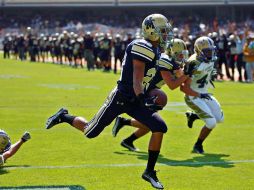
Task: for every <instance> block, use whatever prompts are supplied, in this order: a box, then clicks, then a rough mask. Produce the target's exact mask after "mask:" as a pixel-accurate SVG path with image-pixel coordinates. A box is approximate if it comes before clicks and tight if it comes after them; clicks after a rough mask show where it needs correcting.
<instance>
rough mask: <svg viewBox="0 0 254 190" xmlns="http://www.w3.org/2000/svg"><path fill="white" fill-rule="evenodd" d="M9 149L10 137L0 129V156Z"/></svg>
mask: <svg viewBox="0 0 254 190" xmlns="http://www.w3.org/2000/svg"><path fill="white" fill-rule="evenodd" d="M10 148H11V140H10V137H9V136H8V135H7V133H6V132H5V131H4V130H1V129H0V154H2V153H4V152H6V151H7V150H9V149H10Z"/></svg>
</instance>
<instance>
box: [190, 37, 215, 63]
mask: <svg viewBox="0 0 254 190" xmlns="http://www.w3.org/2000/svg"><path fill="white" fill-rule="evenodd" d="M215 50H216V46H215V45H214V42H213V40H212V39H211V38H209V37H207V36H202V37H199V38H198V39H197V40H196V41H195V43H194V51H195V53H196V54H197V56H198V57H199V59H201V60H202V61H205V62H209V61H215V60H216V52H215Z"/></svg>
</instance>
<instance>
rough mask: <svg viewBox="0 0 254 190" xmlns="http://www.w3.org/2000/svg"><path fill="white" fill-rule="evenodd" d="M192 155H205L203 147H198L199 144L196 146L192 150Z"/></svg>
mask: <svg viewBox="0 0 254 190" xmlns="http://www.w3.org/2000/svg"><path fill="white" fill-rule="evenodd" d="M192 153H198V154H204V153H205V152H204V149H203V145H202V144H201V145H198V144H195V145H194V147H193V150H192Z"/></svg>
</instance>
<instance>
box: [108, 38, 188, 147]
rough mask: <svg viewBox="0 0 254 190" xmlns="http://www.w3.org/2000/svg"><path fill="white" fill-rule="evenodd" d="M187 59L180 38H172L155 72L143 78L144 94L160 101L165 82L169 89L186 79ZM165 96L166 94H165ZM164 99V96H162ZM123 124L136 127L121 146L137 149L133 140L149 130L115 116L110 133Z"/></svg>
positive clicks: (135, 121)
mask: <svg viewBox="0 0 254 190" xmlns="http://www.w3.org/2000/svg"><path fill="white" fill-rule="evenodd" d="M187 59H188V50H187V47H186V44H185V42H184V41H183V40H181V39H176V38H175V39H174V40H172V42H171V44H170V45H169V46H168V47H167V49H166V52H165V53H163V54H162V55H161V57H160V60H159V61H158V63H157V68H156V74H154V75H151V76H152V78H150V79H149V80H144V81H143V83H145V87H146V88H145V89H146V94H148V96H154V95H156V96H158V100H159V101H158V102H161V101H162V100H160V97H161V96H162V95H161V93H162V92H163V91H161V90H160V88H161V87H162V86H163V85H164V84H167V86H168V87H169V89H171V90H174V89H176V88H178V87H179V86H181V84H182V83H184V82H185V81H186V80H187V79H188V72H186V73H185V74H186V75H185V74H183V70H182V69H181V67H183V65H184V63H185V62H186V61H187ZM165 96H166V95H165ZM164 99H165V98H164ZM166 104H167V102H166V101H164V102H163V105H161V106H162V107H164V106H165V105H166ZM125 125H128V126H133V127H136V128H138V129H137V130H136V131H135V132H134V133H133V134H131V135H130V136H129V137H128V138H126V139H124V140H123V141H122V142H121V146H123V147H125V148H127V149H129V150H130V151H137V150H138V149H137V148H136V147H135V146H134V145H133V142H134V141H135V140H137V139H138V138H140V137H142V136H144V135H145V134H147V133H148V132H149V131H150V130H149V128H147V127H146V126H145V125H144V124H142V123H140V122H139V121H137V120H135V119H133V118H132V119H126V118H122V117H117V118H116V121H115V125H114V126H113V128H112V135H113V136H114V137H116V135H117V133H118V132H119V130H120V129H121V128H122V127H124V126H125Z"/></svg>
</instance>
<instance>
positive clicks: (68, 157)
mask: <svg viewBox="0 0 254 190" xmlns="http://www.w3.org/2000/svg"><path fill="white" fill-rule="evenodd" d="M119 77H120V75H119V74H117V75H114V74H113V73H103V72H101V71H94V72H88V71H86V70H85V69H73V68H70V67H68V66H62V65H53V64H50V63H30V62H25V61H23V62H21V61H14V60H3V59H0V87H1V90H0V123H1V127H0V128H2V129H4V130H6V131H7V132H8V134H9V135H10V137H11V140H12V142H15V141H16V140H18V139H19V138H20V136H21V135H22V134H23V132H24V131H26V130H27V131H30V133H31V135H32V139H31V141H29V142H27V143H26V144H24V146H23V147H22V148H21V150H20V151H19V152H18V153H17V154H16V155H15V156H14V157H12V158H10V159H9V160H8V162H7V163H6V164H5V165H4V167H2V168H0V189H1V187H2V188H3V187H16V188H18V187H20V186H22V187H24V186H31V187H45V188H46V189H47V187H49V186H64V187H65V186H70V187H71V186H78V187H83V189H86V190H112V189H113V190H115V189H117V190H132V189H133V190H141V189H142V190H144V189H153V188H152V187H151V186H150V184H149V183H147V182H145V181H144V180H142V179H141V174H142V172H143V170H144V169H145V165H146V160H147V153H146V150H147V144H148V142H149V136H150V135H147V136H145V137H144V138H142V139H140V140H138V141H137V142H136V143H135V145H136V146H137V147H139V148H140V149H141V151H140V152H129V151H127V150H125V149H124V148H122V147H121V146H120V145H119V144H120V142H121V140H122V139H123V138H124V137H126V136H128V135H129V134H131V132H132V131H133V129H132V128H128V127H126V128H124V129H123V130H122V131H120V133H119V135H118V136H117V137H116V138H113V137H112V135H111V128H112V124H111V125H110V126H109V127H107V128H106V129H105V130H104V131H103V132H102V133H101V135H100V136H99V137H98V138H95V139H91V140H90V139H86V138H85V137H84V135H83V134H82V133H80V132H79V131H76V130H75V129H73V128H72V127H69V126H68V125H67V124H61V125H59V126H57V127H54V128H52V129H50V130H45V128H44V125H45V121H46V119H47V117H48V116H50V115H51V114H52V113H54V112H55V111H57V110H58V109H59V108H60V107H62V106H64V107H67V108H68V109H69V111H70V113H72V114H74V115H82V116H85V118H87V119H88V120H89V119H91V118H92V117H93V115H94V114H95V113H96V112H97V111H98V110H99V108H100V106H101V105H102V104H103V102H104V100H105V98H106V97H107V95H108V93H109V92H110V91H111V89H113V88H114V87H115V85H116V81H117V80H118V78H119ZM215 85H216V88H215V89H214V90H212V93H213V94H214V95H215V96H216V97H217V99H218V100H219V101H220V103H221V106H222V109H223V110H224V114H225V122H224V123H223V124H220V125H218V126H217V128H216V129H215V130H214V131H213V132H212V134H211V135H210V136H209V138H208V139H207V141H206V142H205V144H204V148H205V150H206V152H207V153H206V154H205V155H198V154H191V153H190V151H191V149H192V146H193V143H194V142H195V140H196V138H197V135H198V133H199V131H200V127H201V126H202V125H203V123H202V122H201V121H198V122H196V123H195V124H194V128H193V129H189V128H187V127H186V119H185V116H184V112H185V111H186V109H187V107H186V106H185V104H184V102H183V94H182V93H181V92H180V91H179V90H175V91H170V90H168V89H167V88H166V87H164V88H163V89H164V90H165V91H166V92H167V94H168V99H169V102H168V104H167V106H166V109H165V110H163V111H161V115H162V117H163V118H164V119H165V121H166V123H167V125H168V128H169V129H168V133H167V134H166V135H165V137H164V142H163V147H162V150H161V155H160V158H159V160H158V165H157V167H156V169H158V170H160V172H159V173H158V176H159V178H160V180H161V181H162V182H163V184H164V186H165V189H179V190H183V189H184V190H187V189H188V190H189V189H193V190H204V189H206V190H215V189H218V190H221V189H223V190H251V189H254V178H253V176H254V151H253V144H254V138H253V134H254V126H253V124H254V117H253V112H254V98H253V95H254V86H253V84H244V83H238V82H216V83H215Z"/></svg>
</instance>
